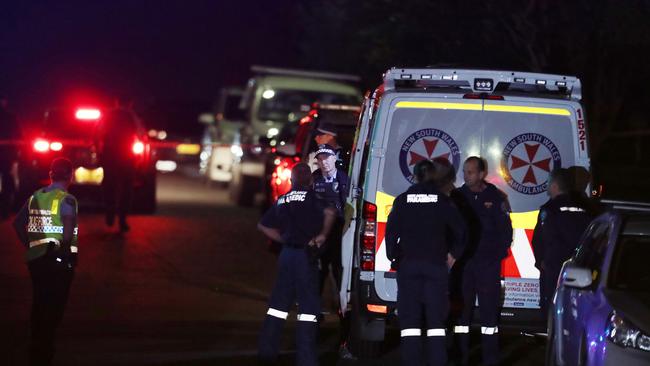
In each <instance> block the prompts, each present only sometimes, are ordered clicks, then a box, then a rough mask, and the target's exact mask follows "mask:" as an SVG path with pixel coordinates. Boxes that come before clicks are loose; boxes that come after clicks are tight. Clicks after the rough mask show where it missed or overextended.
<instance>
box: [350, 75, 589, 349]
mask: <svg viewBox="0 0 650 366" xmlns="http://www.w3.org/2000/svg"><path fill="white" fill-rule="evenodd" d="M580 99H581V84H580V80H579V79H577V78H576V77H573V76H562V75H548V74H537V73H526V72H509V71H508V72H506V71H485V70H454V69H405V68H404V69H403V68H392V69H390V70H388V71H387V72H386V74H385V76H384V81H383V84H382V85H381V86H380V87H379V88H378V89H377V90H375V91H374V93H372V94H369V95H367V97H366V99H365V101H364V104H363V111H362V114H361V118H360V121H359V126H358V131H357V137H356V140H355V145H354V147H353V151H352V153H353V156H352V161H351V164H350V178H351V189H350V195H349V197H348V201H347V203H348V205H347V206H348V207H347V213H348V218H349V226H347V227H346V229H345V232H344V236H343V243H342V246H343V247H342V252H343V256H342V262H343V263H342V264H343V271H344V274H343V280H342V285H341V293H340V301H341V305H342V308H343V309H348V311H349V313H348V314H349V315H350V316H351V317H352V324H353V327H352V332H351V339H350V341H351V344H350V346H351V347H352V348H353V351H355V352H356V353H358V354H364V353H366V354H371V353H373V352H374V351H376V350H377V349H378V348H377V347H378V346H379V341H381V340H383V339H384V333H385V326H386V323H387V320H389V319H391V318H392V317H393V316H395V315H397V314H396V312H395V310H396V306H397V302H396V301H397V291H398V289H397V282H396V274H395V272H394V271H391V269H390V262H389V260H388V259H387V257H386V245H385V241H384V232H385V229H386V220H387V218H388V213H389V212H390V210H391V206H392V202H393V199H394V198H395V197H396V196H397V195H398V194H400V193H402V192H404V191H405V190H406V189H407V188H408V187H409V186H410V185H411V184H412V183H413V182H414V180H413V166H414V165H415V164H416V163H417V162H418V161H420V160H422V159H433V158H437V157H444V158H446V159H448V160H449V161H450V162H451V163H452V164H453V166H454V167H455V168H456V171H457V172H458V173H457V176H456V185H457V186H460V185H462V183H463V176H462V164H463V161H464V160H465V159H466V158H467V157H469V156H472V155H477V156H481V157H483V158H485V159H486V160H487V161H488V176H487V181H489V182H491V183H493V184H495V185H496V186H497V187H498V188H499V189H501V190H502V191H504V192H505V193H507V195H508V198H509V200H510V205H511V208H512V214H511V219H512V225H513V228H514V237H513V241H512V245H511V247H510V250H509V255H508V257H507V258H506V259H505V260H503V262H502V271H501V273H502V277H503V279H502V288H503V307H502V311H501V323H500V326H501V327H508V326H512V327H516V328H517V329H520V330H522V331H523V330H529V331H535V330H537V329H540V330H541V329H545V324H541V321H540V319H541V317H540V316H539V307H538V299H539V271H538V270H537V269H536V268H535V266H534V262H535V260H534V256H533V251H532V246H531V239H532V236H533V229H534V227H535V223H536V220H537V214H538V208H539V207H540V205H542V204H543V203H544V202H546V201H547V200H548V196H547V192H546V191H547V183H548V182H547V180H548V175H549V172H550V171H551V170H553V169H555V168H559V167H571V166H577V167H583V168H585V169H587V170H589V153H588V146H587V131H586V126H585V115H584V109H583V107H582V105H581V104H580ZM423 224H424V223H423ZM479 306H480V305H479Z"/></svg>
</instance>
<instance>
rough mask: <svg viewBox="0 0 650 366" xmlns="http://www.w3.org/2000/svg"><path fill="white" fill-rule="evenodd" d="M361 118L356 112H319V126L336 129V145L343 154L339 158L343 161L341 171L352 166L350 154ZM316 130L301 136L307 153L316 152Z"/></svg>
mask: <svg viewBox="0 0 650 366" xmlns="http://www.w3.org/2000/svg"><path fill="white" fill-rule="evenodd" d="M358 118H359V112H356V111H343V110H342V111H338V110H337V111H330V110H321V111H319V112H318V120H317V122H316V123H317V125H318V126H323V125H327V126H328V128H332V129H334V130H335V131H334V132H336V137H335V139H336V144H337V145H338V146H339V147H340V149H341V152H340V156H339V158H340V159H341V162H342V165H341V166H340V168H341V169H343V170H347V168H348V166H349V164H350V154H351V150H352V143H353V142H354V134H355V132H356V128H357V126H356V122H357V119H358ZM317 133H318V132H317V131H316V130H312V131H311V134H306V135H304V136H300V137H299V138H302V139H303V140H304V142H303V144H302V146H304V147H303V148H304V149H305V153H307V154H308V153H313V151H315V150H316V148H317V146H316V141H315V140H314V138H315V136H316V134H317Z"/></svg>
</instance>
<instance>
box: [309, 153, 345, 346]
mask: <svg viewBox="0 0 650 366" xmlns="http://www.w3.org/2000/svg"><path fill="white" fill-rule="evenodd" d="M315 159H316V164H317V166H318V169H316V170H315V171H314V173H313V177H314V191H315V192H316V197H317V198H318V199H319V200H321V201H322V202H323V204H324V205H327V206H330V207H334V208H336V221H335V222H334V226H333V227H332V231H331V233H330V235H329V236H328V238H327V241H326V242H325V246H324V250H323V255H322V256H321V258H320V291H321V294H322V292H323V288H324V287H325V281H326V279H327V276H328V274H329V273H330V267H331V273H332V275H333V277H334V282H335V283H336V290H337V292H338V290H339V287H340V286H341V273H342V272H343V267H342V264H341V239H342V235H343V223H344V213H343V208H344V207H345V199H346V197H347V194H348V187H349V181H350V180H349V178H348V175H347V173H345V171H343V169H339V168H337V166H336V163H337V156H336V151H335V149H334V147H333V146H331V145H319V146H318V149H317V150H316V156H315ZM338 315H339V320H340V322H341V324H340V326H341V332H340V340H339V341H340V342H339V343H340V345H341V349H340V351H341V352H342V354H347V349H345V341H346V339H347V336H348V331H349V323H348V320H349V317H344V316H343V309H339V314H338Z"/></svg>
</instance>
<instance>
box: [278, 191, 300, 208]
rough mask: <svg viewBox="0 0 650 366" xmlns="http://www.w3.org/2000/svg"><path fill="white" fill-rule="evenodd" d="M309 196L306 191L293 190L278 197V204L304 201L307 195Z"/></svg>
mask: <svg viewBox="0 0 650 366" xmlns="http://www.w3.org/2000/svg"><path fill="white" fill-rule="evenodd" d="M306 196H307V192H306V191H293V192H289V193H287V194H285V195H284V196H282V197H280V198H278V205H282V204H285V203H289V202H296V201H297V202H304V201H305V197H306Z"/></svg>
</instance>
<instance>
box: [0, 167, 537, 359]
mask: <svg viewBox="0 0 650 366" xmlns="http://www.w3.org/2000/svg"><path fill="white" fill-rule="evenodd" d="M158 184H159V186H158V202H159V209H158V212H157V213H156V214H155V215H149V216H133V217H131V218H130V225H131V231H130V232H129V233H126V234H124V235H121V234H119V233H118V232H117V229H116V228H107V227H106V226H105V225H104V220H103V216H102V215H101V212H96V211H95V212H93V211H89V210H82V212H81V214H80V222H79V228H80V231H79V233H80V234H79V247H80V252H79V263H80V264H79V267H78V269H77V272H76V277H75V279H74V282H73V285H72V290H71V295H70V299H69V302H68V307H67V310H66V314H65V318H64V320H63V324H62V325H61V327H60V329H59V332H58V341H57V354H56V358H55V364H56V365H170V366H171V365H255V364H256V359H255V354H256V343H257V335H258V331H259V328H260V325H261V321H262V320H263V317H264V314H265V312H266V308H267V303H266V301H267V299H268V295H269V293H270V289H271V287H272V284H273V280H274V272H275V257H274V256H273V255H272V254H271V253H269V252H268V251H267V250H266V242H265V240H264V239H263V238H262V236H261V234H260V233H258V232H257V230H255V225H256V222H257V219H258V217H259V212H258V211H257V210H256V209H250V208H238V207H234V206H232V205H231V204H230V203H228V199H227V194H226V191H224V190H221V189H218V188H210V187H206V186H204V185H203V184H202V183H201V182H200V181H199V180H198V179H196V178H195V177H193V176H192V175H191V174H179V173H176V174H168V175H161V176H159V181H158ZM22 255H23V249H22V248H21V247H20V245H19V244H18V242H17V240H16V239H15V237H14V235H13V232H12V229H11V226H10V223H9V222H2V223H0V289H2V291H0V365H23V364H25V363H26V351H27V340H28V319H29V308H30V302H31V285H30V281H29V276H28V272H27V268H26V266H25V265H24V263H23V262H22ZM332 304H333V295H332V292H331V291H327V290H326V296H325V297H324V299H323V305H324V309H326V310H328V309H329V310H332V309H333V305H332ZM293 328H294V324H293V321H289V322H288V324H287V327H286V328H285V335H284V339H283V352H282V354H281V360H280V361H281V364H283V365H291V364H293V357H294V349H295V348H294V344H293V334H294V332H293ZM337 340H338V330H337V321H336V317H335V316H334V315H326V317H325V321H324V322H323V324H322V325H321V333H320V339H319V355H320V360H321V364H323V365H335V364H338V365H394V364H398V359H399V357H398V356H399V355H398V352H399V349H398V347H397V345H398V339H397V338H396V337H395V333H394V332H391V334H390V337H389V341H388V342H387V344H386V346H385V347H384V348H385V349H384V354H383V355H382V357H381V358H379V359H377V360H363V361H349V360H339V359H338V353H337ZM502 347H503V359H504V364H505V365H542V364H543V353H544V347H543V345H541V343H539V342H537V341H535V340H533V339H530V338H526V337H522V336H520V335H508V334H503V335H502ZM479 354H480V349H479V348H478V347H475V348H474V349H473V358H472V359H473V360H474V361H475V362H477V363H478V361H479V358H480V356H479Z"/></svg>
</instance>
